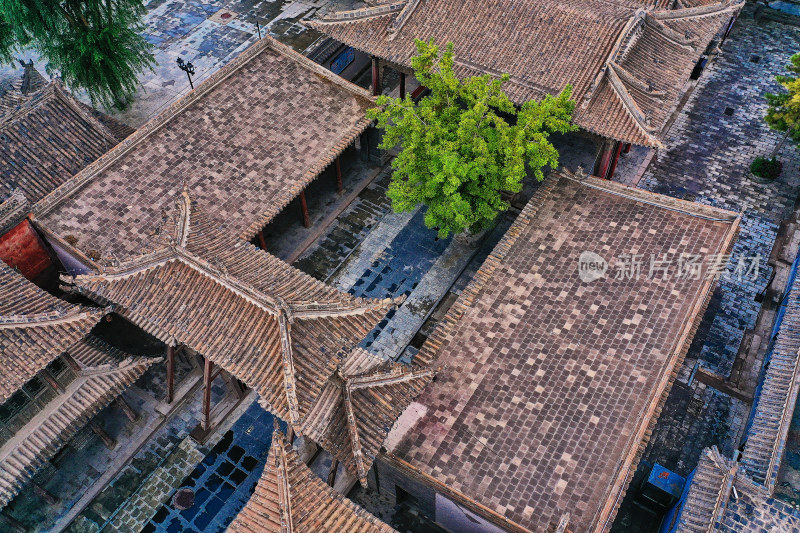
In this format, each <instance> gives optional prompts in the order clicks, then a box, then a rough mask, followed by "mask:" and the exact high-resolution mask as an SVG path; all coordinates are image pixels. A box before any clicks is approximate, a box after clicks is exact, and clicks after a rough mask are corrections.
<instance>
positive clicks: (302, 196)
mask: <svg viewBox="0 0 800 533" xmlns="http://www.w3.org/2000/svg"><path fill="white" fill-rule="evenodd" d="M300 211H301V212H302V214H303V226H305V227H307V228H310V227H311V218H310V217H309V216H308V204H307V203H306V191H301V192H300Z"/></svg>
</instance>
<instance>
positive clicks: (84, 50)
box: [0, 0, 154, 107]
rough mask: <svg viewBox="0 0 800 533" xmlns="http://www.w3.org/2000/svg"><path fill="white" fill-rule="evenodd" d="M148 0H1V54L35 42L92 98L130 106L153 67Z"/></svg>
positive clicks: (52, 63) (45, 56)
mask: <svg viewBox="0 0 800 533" xmlns="http://www.w3.org/2000/svg"><path fill="white" fill-rule="evenodd" d="M144 13H145V8H144V5H143V3H142V0H0V60H3V61H10V60H11V59H12V58H13V55H14V52H16V51H18V50H22V49H25V48H28V47H32V48H33V49H35V50H36V51H37V52H38V53H39V54H41V56H42V58H43V59H45V60H46V61H47V62H48V63H49V68H50V69H53V70H56V71H58V73H59V74H60V76H61V78H62V79H63V80H64V83H66V84H67V85H69V86H70V87H72V88H73V89H85V90H86V91H87V92H88V93H89V96H90V98H91V99H92V102H93V103H95V104H97V103H100V104H103V105H105V106H107V107H110V106H116V107H124V106H125V105H127V103H128V102H129V101H130V98H131V96H133V94H134V93H135V91H136V88H137V86H138V75H139V73H140V72H142V71H143V70H144V69H146V68H152V66H153V64H154V61H153V55H152V54H151V52H150V50H151V45H150V44H149V43H148V42H147V41H146V40H145V39H144V37H143V36H142V35H140V32H141V31H142V30H143V28H144V26H143V24H142V15H143V14H144Z"/></svg>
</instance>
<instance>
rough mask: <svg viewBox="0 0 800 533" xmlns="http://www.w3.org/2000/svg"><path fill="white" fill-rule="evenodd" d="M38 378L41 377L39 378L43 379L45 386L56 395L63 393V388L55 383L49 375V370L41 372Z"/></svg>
mask: <svg viewBox="0 0 800 533" xmlns="http://www.w3.org/2000/svg"><path fill="white" fill-rule="evenodd" d="M39 376H41V378H42V379H44V380H45V381H46V382H47V384H48V385H50V387H52V389H53V390H54V391H56V392H57V393H58V394H61V393H62V392H64V387H62V386H61V385H59V384H58V382H57V381H56V379H55V378H54V377H53V375H52V374H51V373H50V371H49V370H47V369H44V370H42V372H41V374H39Z"/></svg>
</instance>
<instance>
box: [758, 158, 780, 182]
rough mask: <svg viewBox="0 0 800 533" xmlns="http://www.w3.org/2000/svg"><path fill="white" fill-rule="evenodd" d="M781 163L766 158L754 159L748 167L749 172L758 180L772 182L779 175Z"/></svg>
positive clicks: (774, 159) (775, 159)
mask: <svg viewBox="0 0 800 533" xmlns="http://www.w3.org/2000/svg"><path fill="white" fill-rule="evenodd" d="M782 168H783V163H781V162H780V161H778V160H777V158H774V157H773V158H772V159H767V158H766V157H756V158H755V159H754V160H753V163H752V164H751V165H750V172H752V173H753V174H754V175H755V176H758V177H759V178H764V179H768V180H774V179H775V178H777V177H778V176H780V175H781V169H782Z"/></svg>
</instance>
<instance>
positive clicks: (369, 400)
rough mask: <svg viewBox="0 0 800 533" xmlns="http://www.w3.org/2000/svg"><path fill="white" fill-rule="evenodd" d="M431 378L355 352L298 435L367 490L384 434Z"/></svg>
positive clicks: (327, 386) (425, 372)
mask: <svg viewBox="0 0 800 533" xmlns="http://www.w3.org/2000/svg"><path fill="white" fill-rule="evenodd" d="M432 377H433V371H432V370H426V369H410V368H407V367H405V366H404V365H401V364H399V363H394V364H393V363H390V362H388V361H386V360H384V359H382V358H380V357H377V356H375V355H372V354H370V353H369V352H367V351H366V350H363V349H360V348H357V349H356V350H354V351H353V352H352V353H351V354H350V356H349V357H348V358H347V359H346V360H345V362H344V364H343V365H342V367H341V368H339V369H337V371H336V373H335V374H334V375H333V376H331V378H330V379H329V380H328V382H327V383H326V384H325V387H323V390H322V394H321V395H320V397H319V400H317V402H316V404H315V405H314V407H313V409H312V410H311V412H310V413H309V415H308V417H307V418H306V420H305V423H304V424H303V434H305V435H307V436H308V437H310V438H311V439H313V440H314V441H315V442H318V443H319V444H320V445H321V446H322V447H323V448H325V449H326V450H328V451H329V452H331V453H332V454H333V455H334V457H336V458H337V459H338V460H339V461H340V462H341V463H342V464H343V465H344V466H345V467H346V468H347V469H348V470H350V472H352V473H353V474H354V475H357V476H358V478H359V480H360V481H361V483H362V484H363V485H364V486H366V484H367V473H368V472H369V469H370V468H371V467H372V463H373V462H374V460H375V456H376V455H377V453H378V451H379V450H380V447H381V446H382V445H383V441H384V440H385V439H386V436H387V435H388V433H389V430H390V429H391V427H392V426H393V425H394V423H395V421H396V420H397V417H398V416H399V415H400V413H402V412H403V410H404V409H405V408H406V407H408V405H409V404H410V403H411V401H413V400H414V398H416V397H417V395H419V393H420V392H422V390H423V389H424V388H425V386H426V385H427V384H428V383H430V381H431V378H432Z"/></svg>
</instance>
